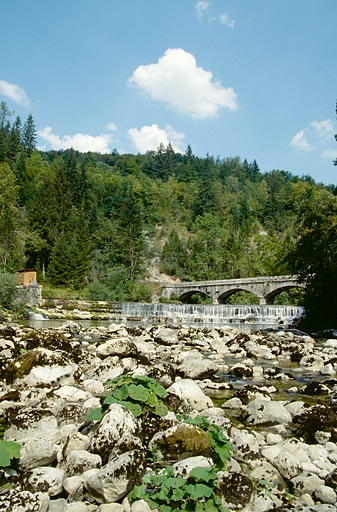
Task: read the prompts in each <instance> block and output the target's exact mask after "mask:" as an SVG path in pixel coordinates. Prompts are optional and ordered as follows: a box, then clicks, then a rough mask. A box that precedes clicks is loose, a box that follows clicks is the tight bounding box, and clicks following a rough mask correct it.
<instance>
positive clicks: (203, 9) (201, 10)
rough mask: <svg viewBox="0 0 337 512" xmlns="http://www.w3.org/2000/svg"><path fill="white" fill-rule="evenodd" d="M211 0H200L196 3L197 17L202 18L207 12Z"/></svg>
mask: <svg viewBox="0 0 337 512" xmlns="http://www.w3.org/2000/svg"><path fill="white" fill-rule="evenodd" d="M209 6H210V4H209V2H205V1H204V0H200V1H199V2H197V3H196V5H195V10H196V11H197V17H198V20H200V21H201V20H202V18H203V16H204V14H207V11H208V9H209Z"/></svg>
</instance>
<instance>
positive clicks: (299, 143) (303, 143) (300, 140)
mask: <svg viewBox="0 0 337 512" xmlns="http://www.w3.org/2000/svg"><path fill="white" fill-rule="evenodd" d="M290 145H291V146H292V147H294V148H295V149H298V150H299V151H311V150H312V149H313V146H311V144H309V142H308V141H307V139H306V135H305V130H301V131H299V132H298V133H296V135H295V136H294V137H293V139H292V141H291V142H290Z"/></svg>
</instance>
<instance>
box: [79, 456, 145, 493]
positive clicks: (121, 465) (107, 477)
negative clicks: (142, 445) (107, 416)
mask: <svg viewBox="0 0 337 512" xmlns="http://www.w3.org/2000/svg"><path fill="white" fill-rule="evenodd" d="M144 461H145V454H144V453H143V452H141V451H139V450H134V451H132V452H126V453H123V454H122V455H120V456H119V457H117V458H116V459H114V460H113V461H111V462H109V463H108V464H107V465H106V466H104V468H103V469H101V470H99V471H97V472H96V473H94V474H93V475H92V476H90V477H89V478H87V479H86V480H85V481H84V487H85V489H86V490H87V492H88V493H89V496H90V497H92V498H93V499H94V500H95V501H97V503H113V502H115V501H117V500H119V499H120V498H122V497H123V496H124V495H125V494H126V493H127V492H129V491H130V490H131V489H132V488H133V487H134V485H136V484H139V483H140V479H141V476H142V475H143V473H144Z"/></svg>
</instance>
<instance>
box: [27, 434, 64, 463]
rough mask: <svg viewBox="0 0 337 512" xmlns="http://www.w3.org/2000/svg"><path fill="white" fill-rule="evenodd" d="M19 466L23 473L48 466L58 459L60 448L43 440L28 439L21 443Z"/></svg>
mask: <svg viewBox="0 0 337 512" xmlns="http://www.w3.org/2000/svg"><path fill="white" fill-rule="evenodd" d="M20 444H21V450H20V459H19V466H20V468H21V469H22V470H23V471H27V470H29V469H33V468H37V467H40V466H48V465H49V464H52V462H53V461H54V460H55V459H56V455H57V453H58V451H59V447H58V446H57V445H55V444H54V443H52V442H51V441H48V440H47V439H42V438H28V439H24V440H22V441H21V443H20Z"/></svg>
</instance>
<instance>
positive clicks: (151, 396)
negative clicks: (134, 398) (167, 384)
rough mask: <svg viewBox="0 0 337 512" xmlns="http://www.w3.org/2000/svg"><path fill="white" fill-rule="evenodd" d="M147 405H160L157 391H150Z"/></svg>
mask: <svg viewBox="0 0 337 512" xmlns="http://www.w3.org/2000/svg"><path fill="white" fill-rule="evenodd" d="M145 403H146V405H148V406H149V407H153V408H154V407H156V406H157V405H158V398H157V396H156V395H155V393H150V394H149V397H148V399H147V400H146V402H145Z"/></svg>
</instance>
